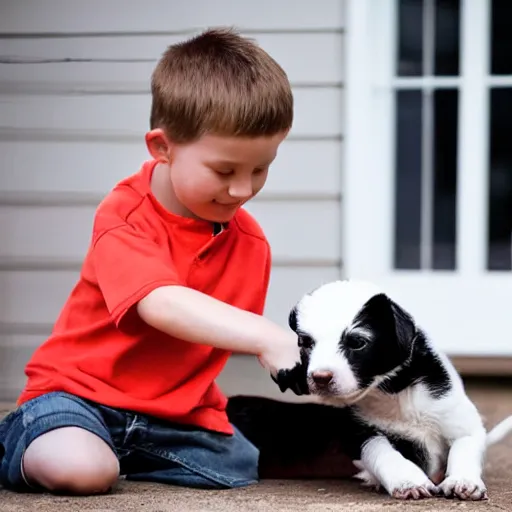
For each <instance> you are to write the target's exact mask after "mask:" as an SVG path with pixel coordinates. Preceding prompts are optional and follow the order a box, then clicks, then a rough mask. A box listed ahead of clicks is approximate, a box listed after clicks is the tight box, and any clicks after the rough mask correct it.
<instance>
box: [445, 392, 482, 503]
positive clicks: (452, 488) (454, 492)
mask: <svg viewBox="0 0 512 512" xmlns="http://www.w3.org/2000/svg"><path fill="white" fill-rule="evenodd" d="M443 430H444V434H445V435H446V438H447V439H450V440H451V447H450V451H449V453H448V463H447V468H446V478H445V480H444V481H443V482H441V484H440V485H439V489H440V490H441V491H442V493H443V494H444V495H445V496H455V497H458V498H460V499H462V500H485V499H487V489H486V487H485V484H484V482H483V481H482V468H483V461H484V455H485V450H486V436H487V434H486V431H485V428H484V426H483V423H482V420H481V418H480V415H479V414H478V411H477V409H476V407H475V406H474V404H473V403H472V402H470V401H469V399H468V398H467V397H463V398H462V399H461V398H459V400H458V405H457V406H456V407H454V408H452V409H451V410H450V411H449V412H448V413H447V415H446V419H445V422H444V425H443Z"/></svg>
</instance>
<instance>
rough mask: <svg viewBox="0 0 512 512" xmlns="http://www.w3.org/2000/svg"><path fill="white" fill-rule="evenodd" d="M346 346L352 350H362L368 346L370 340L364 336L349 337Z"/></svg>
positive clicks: (346, 339)
mask: <svg viewBox="0 0 512 512" xmlns="http://www.w3.org/2000/svg"><path fill="white" fill-rule="evenodd" d="M344 345H345V347H347V348H348V349H350V350H361V349H363V348H364V347H366V345H368V340H366V339H365V338H363V337H362V336H347V337H346V338H345V343H344Z"/></svg>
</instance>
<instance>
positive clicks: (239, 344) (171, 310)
mask: <svg viewBox="0 0 512 512" xmlns="http://www.w3.org/2000/svg"><path fill="white" fill-rule="evenodd" d="M137 312H138V314H139V316H140V317H141V318H142V319H143V320H144V321H145V322H146V323H148V324H149V325H151V326H152V327H154V328H155V329H158V330H159V331H162V332H165V333H167V334H169V335H170V336H173V337H176V338H180V339H182V340H185V341H189V342H191V343H202V344H205V345H210V346H213V347H217V348H221V349H224V350H229V351H232V352H239V353H246V354H254V355H257V356H259V357H260V361H261V362H262V364H263V366H265V367H266V368H267V369H268V370H269V371H270V372H271V374H272V375H273V376H276V375H277V373H278V371H279V370H281V369H288V368H293V367H294V366H295V365H296V363H298V361H299V359H300V356H299V349H298V346H297V338H296V335H295V334H294V333H293V332H291V331H288V330H286V329H283V328H282V327H280V326H278V325H277V324H275V323H274V322H272V321H270V320H268V319H267V318H265V317H263V316H260V315H257V314H255V313H251V312H248V311H244V310H242V309H239V308H236V307H234V306H231V305H229V304H226V303H224V302H222V301H220V300H217V299H215V298H213V297H210V296H209V295H206V294H203V293H201V292H199V291H197V290H193V289H191V288H187V287H184V286H179V285H173V286H162V287H159V288H156V289H155V290H153V291H151V292H150V293H149V294H148V295H146V297H144V298H143V299H142V300H140V301H139V302H138V304H137Z"/></svg>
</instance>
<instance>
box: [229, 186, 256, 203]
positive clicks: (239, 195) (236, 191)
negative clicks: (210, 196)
mask: <svg viewBox="0 0 512 512" xmlns="http://www.w3.org/2000/svg"><path fill="white" fill-rule="evenodd" d="M229 196H230V197H232V198H233V199H246V198H248V197H251V196H252V183H250V182H249V183H240V182H238V183H232V184H231V185H230V186H229Z"/></svg>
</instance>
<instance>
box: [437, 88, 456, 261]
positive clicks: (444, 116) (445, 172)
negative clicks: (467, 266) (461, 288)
mask: <svg viewBox="0 0 512 512" xmlns="http://www.w3.org/2000/svg"><path fill="white" fill-rule="evenodd" d="M458 99H459V93H458V90H456V89H440V90H436V91H435V92H434V141H433V143H434V208H433V213H434V220H433V222H434V226H433V237H434V246H433V254H432V265H433V268H434V269H437V270H454V269H455V259H456V254H455V251H456V243H455V242H456V219H457V213H456V194H457V126H458V122H457V115H458Z"/></svg>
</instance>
